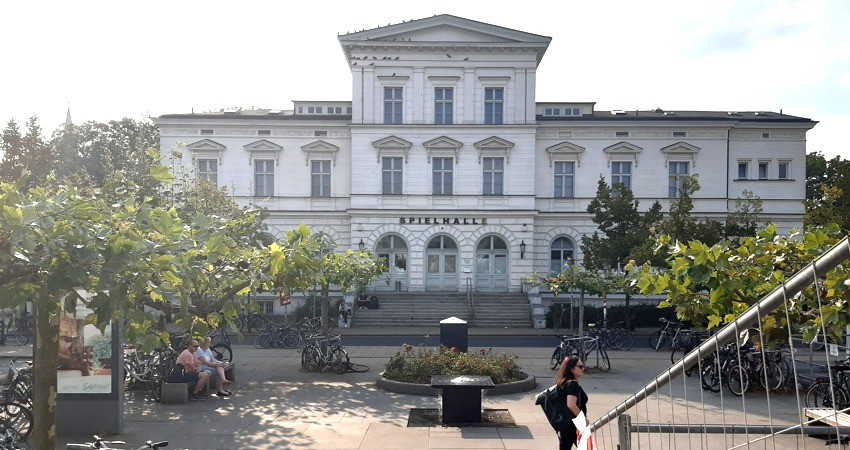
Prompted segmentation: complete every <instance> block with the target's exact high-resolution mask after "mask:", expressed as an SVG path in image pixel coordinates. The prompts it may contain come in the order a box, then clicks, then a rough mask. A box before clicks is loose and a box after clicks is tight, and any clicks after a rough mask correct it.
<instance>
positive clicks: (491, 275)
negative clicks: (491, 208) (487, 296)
mask: <svg viewBox="0 0 850 450" xmlns="http://www.w3.org/2000/svg"><path fill="white" fill-rule="evenodd" d="M475 289H476V290H477V291H479V292H507V291H508V245H507V244H506V243H505V241H504V240H503V239H502V238H500V237H498V236H486V237H485V238H484V239H482V240H481V241H480V242H479V243H478V247H476V249H475Z"/></svg>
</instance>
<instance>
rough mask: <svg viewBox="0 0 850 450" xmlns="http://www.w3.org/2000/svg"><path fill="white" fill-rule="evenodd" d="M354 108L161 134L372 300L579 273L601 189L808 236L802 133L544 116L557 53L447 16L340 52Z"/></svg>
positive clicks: (166, 122) (540, 41) (796, 124)
mask: <svg viewBox="0 0 850 450" xmlns="http://www.w3.org/2000/svg"><path fill="white" fill-rule="evenodd" d="M338 39H339V42H340V45H341V47H342V53H343V55H344V57H345V58H346V60H347V61H348V64H349V67H350V69H351V79H350V82H351V88H352V90H351V92H352V99H351V101H295V102H294V109H293V110H292V111H284V110H265V109H263V110H223V111H219V112H210V113H197V114H196V113H193V114H167V115H163V116H161V117H159V118H157V119H155V122H156V124H157V125H158V126H159V129H160V133H161V140H162V150H163V154H164V155H165V154H168V153H169V150H170V149H172V148H174V149H177V150H180V153H182V158H183V161H182V164H183V166H184V167H192V168H193V169H194V170H195V171H196V173H197V176H199V177H205V178H207V179H210V180H212V181H215V182H216V183H217V184H218V185H219V186H227V187H228V188H230V189H232V191H233V193H234V194H235V196H236V197H237V199H238V201H239V202H241V203H243V204H254V205H257V206H261V207H264V208H266V209H267V210H268V211H269V218H268V224H269V228H270V230H272V232H273V233H275V234H277V236H282V235H283V233H284V232H285V231H286V230H289V229H292V228H294V227H296V226H298V225H299V224H300V223H305V224H307V225H308V226H310V227H311V228H312V229H313V230H314V231H315V232H322V233H325V234H327V235H329V236H330V237H331V238H332V239H333V240H334V242H336V243H337V245H338V249H339V250H344V249H346V248H353V249H357V248H371V249H373V250H374V251H375V253H376V254H378V255H380V256H382V257H384V258H386V259H387V261H388V267H389V272H388V273H387V274H386V275H387V279H388V281H389V283H384V282H383V281H381V282H378V283H376V284H375V286H374V289H375V290H402V291H446V292H458V291H465V290H466V289H468V288H469V289H474V290H475V291H476V292H513V291H519V290H521V289H522V280H523V279H524V278H527V277H529V276H530V275H531V274H532V273H534V272H538V273H550V272H560V271H561V269H562V268H563V267H564V264H565V263H566V262H567V261H570V260H576V261H581V259H582V254H581V249H580V243H581V238H582V236H584V235H587V234H591V233H593V232H594V231H595V230H596V229H597V227H596V225H595V224H594V223H593V222H592V220H591V217H590V215H589V214H588V213H587V206H588V203H589V202H590V201H591V200H592V199H593V198H594V197H595V195H596V188H597V182H598V180H599V177H600V176H602V177H603V178H605V180H606V181H607V182H608V183H610V184H613V183H617V182H620V183H624V184H626V185H627V186H628V187H629V188H630V189H631V190H632V191H633V192H634V194H635V197H636V198H637V199H638V200H639V201H640V205H641V208H642V210H645V209H646V208H648V207H649V206H650V205H651V204H652V203H653V202H654V201H655V200H659V201H660V202H661V203H662V205H663V206H664V207H665V211H666V210H667V207H668V205H669V201H670V199H671V198H675V197H676V196H677V195H678V190H677V189H678V187H680V183H681V179H682V177H683V176H685V175H694V174H698V175H699V178H700V184H701V186H702V188H701V190H699V191H698V192H697V193H696V194H695V196H694V211H693V214H694V216H698V217H708V218H712V219H717V220H724V219H725V218H726V217H727V215H728V214H729V213H730V212H733V211H734V210H735V200H736V199H737V198H739V197H742V193H743V191H744V190H750V191H752V192H753V193H755V194H756V195H758V196H759V197H760V198H761V199H762V200H763V202H764V213H763V218H764V219H765V221H767V222H771V223H775V224H777V225H779V228H780V230H782V231H788V230H790V229H791V228H793V227H801V226H802V220H803V213H804V207H803V199H804V197H805V154H806V131H808V130H809V129H811V128H812V127H814V125H815V123H816V122H814V121H812V120H810V119H806V118H801V117H794V116H789V115H784V114H782V113H776V112H762V111H758V112H728V111H723V112H717V111H714V112H705V111H663V110H660V109H656V110H651V111H596V110H595V105H594V103H588V102H538V101H537V99H536V95H535V92H536V89H535V80H536V72H537V68H538V65H539V64H540V62H541V60H542V58H543V56H544V54H545V52H546V50H547V48H548V45H549V42H550V38H548V37H545V36H540V35H536V34H530V33H525V32H521V31H516V30H512V29H507V28H503V27H498V26H494V25H490V24H485V23H481V22H476V21H472V20H467V19H463V18H459V17H454V16H450V15H440V16H434V17H430V18H426V19H421V20H413V21H410V22H404V23H401V24H395V25H389V26H386V27H380V28H377V29H373V30H365V31H361V32H356V33H349V34H345V35H341V36H339V37H338Z"/></svg>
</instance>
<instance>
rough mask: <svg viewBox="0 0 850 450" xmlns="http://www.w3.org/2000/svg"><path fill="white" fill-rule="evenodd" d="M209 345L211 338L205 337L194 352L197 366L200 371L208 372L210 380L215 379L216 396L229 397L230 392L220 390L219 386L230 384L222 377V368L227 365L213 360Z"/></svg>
mask: <svg viewBox="0 0 850 450" xmlns="http://www.w3.org/2000/svg"><path fill="white" fill-rule="evenodd" d="M211 345H212V338H210V337H209V336H207V337H206V338H205V339H204V340H203V342H202V343H201V347H200V348H198V351H197V352H195V356H196V357H197V358H198V366H200V367H201V370H203V371H206V372H209V373H210V378H215V380H216V388H217V389H218V396H219V397H226V396H228V395H230V394H231V392H230V391H227V390H224V389H222V388H221V385H222V384H230V380H228V379H227V378H225V376H224V366H226V365H227V363H226V362H224V361H218V360H216V359H215V356H214V355H213V353H212V350H210V346H211Z"/></svg>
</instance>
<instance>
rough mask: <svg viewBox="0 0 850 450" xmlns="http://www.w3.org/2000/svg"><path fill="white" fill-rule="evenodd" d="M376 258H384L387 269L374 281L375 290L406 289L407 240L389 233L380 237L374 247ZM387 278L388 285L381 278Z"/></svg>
mask: <svg viewBox="0 0 850 450" xmlns="http://www.w3.org/2000/svg"><path fill="white" fill-rule="evenodd" d="M375 253H376V254H377V255H378V258H381V259H383V260H384V264H386V266H387V271H386V272H384V276H383V277H381V279H380V280H379V281H377V282H375V290H376V291H395V290H398V291H407V286H408V280H407V257H408V253H407V242H404V239H402V237H401V236H396V235H394V234H390V235H387V236H384V237H382V238H381V239H380V240H379V241H378V245H377V246H376V247H375ZM384 279H388V280H389V281H390V283H389V285H388V284H387V283H384V282H383V280H384Z"/></svg>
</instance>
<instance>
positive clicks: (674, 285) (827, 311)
mask: <svg viewBox="0 0 850 450" xmlns="http://www.w3.org/2000/svg"><path fill="white" fill-rule="evenodd" d="M842 237H843V234H842V233H841V230H840V229H839V228H838V226H836V225H834V224H833V225H831V226H829V227H825V228H818V229H813V230H810V231H808V232H806V233H805V234H804V235H803V236H798V235H797V234H796V233H794V234H792V235H791V236H787V237H786V236H778V235H777V234H776V226H774V225H771V226H768V227H767V228H766V229H765V230H763V231H760V232H758V234H757V235H756V236H755V237H745V238H743V239H741V241H740V244H738V245H735V244H733V243H732V242H730V241H721V242H719V243H717V244H714V245H711V246H709V245H706V244H704V243H702V242H699V241H690V242H688V243H684V242H681V241H675V242H674V241H673V240H672V239H671V237H670V236H663V237H662V238H661V239H660V243H661V244H662V245H665V246H668V249H669V257H668V263H669V266H668V269H667V270H666V271H664V272H662V273H654V272H653V271H652V270H651V268H650V267H649V266H648V265H644V266H641V267H639V268H638V270H636V271H634V281H635V283H636V286H637V287H638V288H639V289H640V291H641V293H643V294H646V295H658V294H665V295H666V296H667V299H666V300H665V301H663V302H661V304H659V307H667V306H674V307H675V309H676V314H677V316H678V317H679V318H680V319H683V320H689V321H691V322H692V323H694V324H695V325H697V326H700V327H705V328H708V329H711V328H716V327H718V326H720V325H723V324H727V323H729V322H731V321H733V320H734V319H735V318H736V317H738V316H739V315H740V314H741V313H743V312H744V311H745V310H746V309H747V308H749V307H750V306H751V305H753V304H754V303H755V302H757V301H758V300H760V299H761V298H762V297H764V296H765V295H767V294H768V293H770V292H771V291H773V290H774V289H775V288H777V287H778V286H780V285H781V284H782V283H783V282H785V281H786V280H787V279H788V278H789V277H791V276H792V275H794V274H795V273H797V272H798V271H799V270H801V269H803V268H804V267H805V266H806V265H808V264H809V263H810V262H811V261H812V260H813V259H814V258H816V257H817V256H819V255H821V254H823V253H824V252H825V251H826V250H827V249H829V248H830V247H831V246H832V245H834V244H835V243H837V242H838V241H839V240H840V239H841V238H842ZM632 268H633V267H629V269H632ZM848 279H850V266H848V264H846V261H845V264H842V265H840V266H838V267H837V268H836V269H834V270H832V271H830V272H829V273H828V274H827V275H826V276H824V277H822V278H821V279H820V280H819V282H818V283H817V288H818V289H819V292H815V291H814V290H813V286H809V287H807V288H806V289H804V290H803V291H802V292H801V293H800V295H799V296H796V297H795V298H794V299H793V301H789V302H788V303H787V308H780V309H779V310H776V311H774V312H772V313H769V314H768V313H765V315H764V316H763V317H762V329H763V332H764V338H765V339H766V340H767V341H768V342H770V341H773V340H776V339H779V338H782V339H787V338H788V328H789V327H790V326H791V325H793V326H795V327H796V326H799V328H800V330H801V331H802V333H803V337H804V339H806V340H811V339H813V338H814V337H815V336H816V335H817V333H818V332H819V330H821V329H822V328H821V327H824V328H825V329H826V331H827V333H828V334H830V335H831V336H832V337H834V338H840V336H841V335H842V333H843V331H844V327H845V326H847V325H848V324H850V310H848V309H847V301H848V300H850V284H848V283H847V280H848ZM821 299H823V300H824V301H823V306H822V307H819V303H821ZM789 322H790V323H789Z"/></svg>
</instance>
